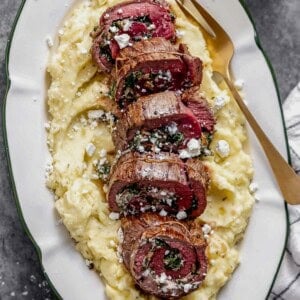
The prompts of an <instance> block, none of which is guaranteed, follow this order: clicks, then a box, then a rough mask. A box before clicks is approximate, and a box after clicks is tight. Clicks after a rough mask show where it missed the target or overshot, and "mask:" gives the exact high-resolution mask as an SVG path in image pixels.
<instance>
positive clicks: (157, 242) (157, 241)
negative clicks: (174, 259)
mask: <svg viewBox="0 0 300 300" xmlns="http://www.w3.org/2000/svg"><path fill="white" fill-rule="evenodd" d="M155 245H156V246H158V247H164V248H169V245H168V244H167V243H166V242H165V241H164V240H162V239H155Z"/></svg>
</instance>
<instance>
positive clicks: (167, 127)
mask: <svg viewBox="0 0 300 300" xmlns="http://www.w3.org/2000/svg"><path fill="white" fill-rule="evenodd" d="M191 92H194V93H196V92H195V91H191ZM182 101H185V103H186V105H187V106H186V105H184V104H183V102H182ZM188 106H189V107H191V109H190V108H189V107H188ZM214 122H215V121H214V116H213V113H212V111H211V110H210V108H209V107H208V104H207V102H206V101H205V100H204V99H202V98H200V97H199V96H198V95H196V94H195V95H193V93H187V94H186V95H184V96H183V95H182V96H181V95H179V94H178V93H176V92H173V91H165V92H161V93H157V94H153V95H148V96H144V97H141V98H139V99H138V100H137V101H136V102H134V103H132V104H130V105H129V106H128V107H127V111H126V113H124V114H123V116H122V117H121V118H120V119H119V120H118V122H117V125H116V130H114V133H113V140H114V143H115V145H116V148H117V150H120V151H124V150H126V149H134V150H136V151H140V152H144V151H153V152H156V153H159V152H160V151H171V152H175V153H177V152H178V150H179V149H184V148H186V147H187V146H188V145H190V144H191V143H193V142H196V143H199V142H198V140H199V139H200V138H201V133H202V131H203V132H209V133H212V132H213V129H214ZM195 140H196V141H195ZM202 140H204V139H203V138H202ZM207 146H208V144H207V143H206V144H205V143H201V145H200V144H199V147H198V152H197V153H196V152H195V156H198V155H199V154H200V153H201V148H203V149H205V147H207Z"/></svg>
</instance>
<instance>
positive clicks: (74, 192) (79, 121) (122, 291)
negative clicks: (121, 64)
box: [47, 0, 254, 300]
mask: <svg viewBox="0 0 300 300" xmlns="http://www.w3.org/2000/svg"><path fill="white" fill-rule="evenodd" d="M117 2H120V1H116V0H115V1H113V0H108V1H106V0H90V1H88V2H83V3H81V4H79V5H78V6H77V7H75V8H74V10H73V11H72V13H71V14H70V15H69V16H68V18H67V19H66V21H65V23H64V25H63V28H62V30H61V31H60V36H59V45H58V47H57V49H55V51H54V53H53V55H51V59H50V62H49V65H48V72H49V74H50V77H51V84H50V88H49V91H48V108H49V114H50V122H49V124H50V126H49V129H48V130H49V132H48V145H49V149H50V152H51V154H52V158H53V171H52V172H51V173H50V174H48V175H49V176H48V180H47V185H48V186H49V188H51V189H52V190H53V191H54V192H55V195H56V201H55V207H56V209H57V211H58V213H59V215H60V217H61V219H62V221H63V223H64V225H65V226H66V228H67V229H68V231H69V232H70V235H71V237H72V238H73V239H74V240H75V241H76V248H77V249H78V251H80V252H81V253H82V255H83V257H84V258H85V259H87V260H88V261H90V262H91V263H93V265H94V269H95V270H96V271H97V272H98V273H99V274H100V276H101V277H102V278H103V282H104V284H105V290H106V294H107V296H108V298H109V299H114V300H119V299H120V300H121V299H124V300H125V299H155V298H154V297H152V296H147V295H144V294H142V293H141V292H140V291H139V290H137V289H136V288H135V285H134V282H133V279H132V278H131V276H130V274H129V273H128V272H127V270H126V269H125V267H124V265H123V263H122V261H121V260H120V257H119V255H118V245H119V242H120V239H122V236H121V234H120V231H119V228H120V222H119V221H116V220H112V219H110V218H109V211H108V205H107V202H106V193H105V192H106V191H107V190H106V189H107V186H106V185H105V184H104V182H102V181H101V180H99V177H98V174H97V172H96V168H95V165H96V164H97V161H98V160H99V159H101V158H103V154H105V155H106V157H107V159H108V160H109V161H113V160H114V158H115V151H114V145H113V143H112V138H111V131H110V126H111V124H110V123H111V122H110V119H109V118H108V120H107V121H105V122H104V121H103V122H99V121H97V120H96V119H95V118H93V115H94V114H95V112H96V113H99V111H107V105H106V103H107V99H106V98H107V97H106V95H107V93H108V90H109V86H108V84H107V79H108V78H107V76H106V75H102V74H99V73H97V68H96V67H95V66H94V65H93V63H92V60H91V55H90V48H91V44H92V39H91V37H90V35H89V34H90V32H91V31H92V30H93V28H94V26H96V25H97V24H98V20H99V16H100V15H101V14H102V13H103V12H104V10H105V9H106V8H107V7H109V6H112V5H114V4H116V3H117ZM169 3H170V4H171V6H172V10H173V11H174V12H175V14H176V16H177V18H176V29H177V33H178V36H179V41H180V42H183V43H186V44H187V45H188V46H189V50H190V52H191V54H192V55H194V56H198V57H200V58H201V59H202V61H203V63H204V74H203V82H202V84H201V92H202V93H203V95H205V97H206V98H207V100H208V101H209V103H210V104H211V106H212V107H213V108H214V111H215V115H216V118H217V124H216V132H215V134H214V138H213V141H212V143H211V147H210V148H211V150H212V153H213V155H211V156H207V157H205V158H204V161H205V163H206V164H207V165H209V167H210V169H211V170H212V178H211V189H210V192H209V195H208V205H207V208H206V210H205V213H204V214H203V215H202V216H201V217H200V219H201V221H203V222H205V223H207V224H209V226H208V228H209V227H211V228H212V229H213V230H212V231H211V232H210V233H208V234H207V235H206V236H207V241H208V248H207V256H208V260H209V270H208V274H207V277H206V279H205V281H204V283H203V284H202V286H201V287H200V288H199V289H198V290H196V291H194V292H193V293H191V294H190V295H187V296H185V297H184V299H186V300H196V299H197V300H200V299H205V300H206V299H215V298H216V295H217V293H218V291H219V289H220V288H221V287H222V286H223V285H224V284H225V283H226V281H227V280H228V279H229V278H230V276H231V274H232V272H233V271H234V269H235V268H236V267H237V265H238V263H239V256H238V251H237V249H236V244H237V242H238V241H239V240H240V239H241V237H242V236H243V232H244V231H245V228H246V226H247V221H248V219H249V216H250V214H251V208H252V206H253V203H254V200H253V197H252V196H251V194H250V192H249V183H250V182H251V179H252V175H253V174H252V173H253V169H252V162H251V159H250V157H249V155H248V154H247V153H246V152H245V151H244V144H245V143H246V141H247V134H246V130H245V120H244V117H243V116H242V114H241V112H240V111H239V109H238V107H237V105H236V104H235V101H234V100H233V99H232V98H231V96H230V95H229V93H228V91H227V90H226V89H225V88H222V87H220V86H218V85H216V84H215V83H214V82H213V81H212V71H211V59H210V56H209V53H208V50H207V48H206V43H205V41H204V39H203V36H202V34H201V32H200V30H199V28H198V27H197V26H196V25H195V24H193V23H192V22H191V21H190V20H188V19H186V17H185V16H184V15H183V13H182V12H181V10H180V9H179V7H178V6H177V5H176V3H175V1H173V0H171V1H169ZM108 116H109V114H108ZM224 147H225V148H224Z"/></svg>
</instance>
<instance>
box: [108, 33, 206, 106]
mask: <svg viewBox="0 0 300 300" xmlns="http://www.w3.org/2000/svg"><path fill="white" fill-rule="evenodd" d="M114 77H115V79H114V85H113V87H114V91H113V94H114V97H115V100H116V101H117V103H118V104H119V106H120V107H126V106H127V105H128V104H129V103H131V102H134V101H136V100H137V98H139V97H141V96H145V95H149V94H153V93H159V92H162V91H166V90H169V91H176V90H181V91H182V90H184V89H187V88H189V87H192V86H199V84H200V83H201V80H202V62H201V60H200V58H198V57H193V56H191V55H190V53H189V52H188V51H187V48H186V47H181V46H179V48H176V47H175V46H174V45H172V44H171V43H170V42H169V41H167V40H165V39H164V38H153V39H151V40H145V41H140V42H137V43H135V44H134V45H133V46H132V47H128V48H125V49H123V50H122V51H120V54H119V57H118V59H117V63H116V72H115V74H114Z"/></svg>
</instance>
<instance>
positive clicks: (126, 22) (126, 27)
mask: <svg viewBox="0 0 300 300" xmlns="http://www.w3.org/2000/svg"><path fill="white" fill-rule="evenodd" d="M131 24H132V21H130V20H128V19H125V20H123V30H124V31H128V30H129V28H130V27H131Z"/></svg>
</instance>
